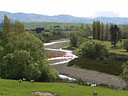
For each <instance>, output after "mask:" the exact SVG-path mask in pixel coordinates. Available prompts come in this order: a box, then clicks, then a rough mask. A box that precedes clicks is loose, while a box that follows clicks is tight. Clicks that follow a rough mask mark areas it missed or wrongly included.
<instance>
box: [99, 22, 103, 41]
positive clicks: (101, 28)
mask: <svg viewBox="0 0 128 96" xmlns="http://www.w3.org/2000/svg"><path fill="white" fill-rule="evenodd" d="M100 31H101V40H102V41H103V40H104V24H103V23H101V27H100Z"/></svg>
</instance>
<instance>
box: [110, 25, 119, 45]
mask: <svg viewBox="0 0 128 96" xmlns="http://www.w3.org/2000/svg"><path fill="white" fill-rule="evenodd" d="M110 35H111V45H114V47H116V44H117V42H118V41H119V40H121V31H120V29H119V28H118V27H117V25H113V24H112V25H111V27H110Z"/></svg>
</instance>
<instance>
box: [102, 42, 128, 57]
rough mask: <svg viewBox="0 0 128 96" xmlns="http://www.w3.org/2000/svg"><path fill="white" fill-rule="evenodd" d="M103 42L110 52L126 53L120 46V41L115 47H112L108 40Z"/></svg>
mask: <svg viewBox="0 0 128 96" xmlns="http://www.w3.org/2000/svg"><path fill="white" fill-rule="evenodd" d="M104 44H105V45H106V47H107V48H108V50H109V52H110V53H117V54H123V55H128V52H127V51H126V49H123V48H121V46H122V43H121V42H118V43H117V47H116V48H112V46H111V42H110V41H104Z"/></svg>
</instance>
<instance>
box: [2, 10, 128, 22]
mask: <svg viewBox="0 0 128 96" xmlns="http://www.w3.org/2000/svg"><path fill="white" fill-rule="evenodd" d="M4 15H7V16H8V17H9V18H10V20H11V21H15V20H19V21H21V22H65V23H67V22H69V23H86V24H92V23H93V21H98V20H99V21H101V22H103V23H104V24H105V23H113V24H128V18H121V17H96V18H89V17H74V16H71V15H64V14H62V15H55V16H48V15H41V14H33V13H31V14H30V13H29V14H28V13H10V12H6V11H0V23H1V22H3V18H4Z"/></svg>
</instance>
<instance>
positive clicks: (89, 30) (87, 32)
mask: <svg viewBox="0 0 128 96" xmlns="http://www.w3.org/2000/svg"><path fill="white" fill-rule="evenodd" d="M85 32H86V37H88V36H89V35H91V28H90V27H89V25H88V24H86V28H85Z"/></svg>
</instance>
